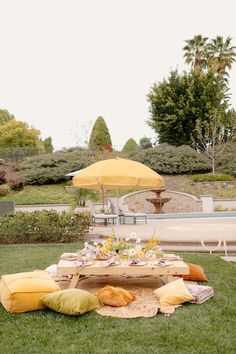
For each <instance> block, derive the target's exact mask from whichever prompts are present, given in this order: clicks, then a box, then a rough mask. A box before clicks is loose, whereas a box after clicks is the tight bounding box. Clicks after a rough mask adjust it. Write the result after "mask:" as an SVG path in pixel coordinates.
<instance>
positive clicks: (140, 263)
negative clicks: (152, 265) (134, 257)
mask: <svg viewBox="0 0 236 354" xmlns="http://www.w3.org/2000/svg"><path fill="white" fill-rule="evenodd" d="M146 264H147V262H139V263H137V264H132V263H130V264H129V265H130V266H132V267H136V266H137V267H140V266H145V265H146Z"/></svg>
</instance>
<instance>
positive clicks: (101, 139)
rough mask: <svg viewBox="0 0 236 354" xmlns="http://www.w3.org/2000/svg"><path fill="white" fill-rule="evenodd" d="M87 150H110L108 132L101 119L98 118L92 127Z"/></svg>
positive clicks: (110, 144) (110, 143)
mask: <svg viewBox="0 0 236 354" xmlns="http://www.w3.org/2000/svg"><path fill="white" fill-rule="evenodd" d="M89 148H90V149H92V150H101V151H102V150H104V149H105V150H107V151H111V150H112V142H111V136H110V133H109V130H108V128H107V125H106V122H105V120H104V119H103V117H101V116H100V117H98V118H97V119H96V121H95V123H94V125H93V129H92V132H91V135H90V139H89Z"/></svg>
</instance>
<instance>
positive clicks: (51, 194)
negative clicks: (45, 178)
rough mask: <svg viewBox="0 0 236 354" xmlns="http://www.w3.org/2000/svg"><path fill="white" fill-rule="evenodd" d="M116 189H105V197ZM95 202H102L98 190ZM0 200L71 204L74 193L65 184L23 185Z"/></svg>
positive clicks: (25, 202)
mask: <svg viewBox="0 0 236 354" xmlns="http://www.w3.org/2000/svg"><path fill="white" fill-rule="evenodd" d="M116 193H117V192H116V190H114V191H112V190H111V191H106V192H105V197H106V198H109V197H110V198H112V197H116ZM127 193H129V191H119V196H122V195H124V194H127ZM97 195H98V197H97V202H100V203H101V202H102V196H101V193H100V191H97ZM0 200H15V203H16V204H17V205H34V204H71V205H73V204H74V205H75V196H74V193H69V192H67V191H66V189H65V184H64V183H60V184H49V185H43V186H25V187H24V188H23V189H22V190H21V191H19V192H17V191H16V192H14V191H11V192H10V193H9V194H8V195H6V196H5V197H0Z"/></svg>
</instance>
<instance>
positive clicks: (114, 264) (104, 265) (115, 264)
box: [103, 262, 120, 267]
mask: <svg viewBox="0 0 236 354" xmlns="http://www.w3.org/2000/svg"><path fill="white" fill-rule="evenodd" d="M119 264H120V262H115V263H112V264H109V265H106V264H103V267H113V266H117V265H119Z"/></svg>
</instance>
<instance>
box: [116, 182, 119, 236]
mask: <svg viewBox="0 0 236 354" xmlns="http://www.w3.org/2000/svg"><path fill="white" fill-rule="evenodd" d="M118 199H119V187H118V186H117V189H116V203H117V224H116V240H117V242H119V226H120V215H119V205H118Z"/></svg>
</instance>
